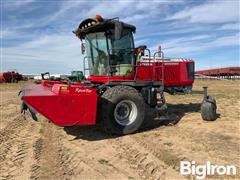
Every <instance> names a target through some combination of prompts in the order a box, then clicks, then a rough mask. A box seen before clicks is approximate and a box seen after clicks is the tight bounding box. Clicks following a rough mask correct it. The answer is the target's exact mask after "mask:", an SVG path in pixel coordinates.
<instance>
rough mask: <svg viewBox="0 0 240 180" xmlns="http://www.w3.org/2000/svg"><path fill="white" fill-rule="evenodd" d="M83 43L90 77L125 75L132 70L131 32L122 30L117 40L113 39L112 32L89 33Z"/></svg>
mask: <svg viewBox="0 0 240 180" xmlns="http://www.w3.org/2000/svg"><path fill="white" fill-rule="evenodd" d="M106 34H107V35H106ZM85 41H86V51H87V58H88V62H89V69H90V75H100V76H106V75H127V74H128V73H130V72H131V71H132V70H133V65H134V44H133V39H132V32H131V31H129V30H124V31H123V34H122V38H121V39H119V40H117V39H115V35H114V32H113V31H110V32H108V33H105V32H97V33H90V34H88V35H87V36H86V38H85Z"/></svg>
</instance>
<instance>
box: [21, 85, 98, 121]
mask: <svg viewBox="0 0 240 180" xmlns="http://www.w3.org/2000/svg"><path fill="white" fill-rule="evenodd" d="M56 85H57V84H56ZM54 86H55V85H54ZM54 86H53V89H54V88H56V89H58V88H57V87H54ZM57 86H58V87H60V86H59V85H57ZM97 98H98V96H97V94H96V90H95V89H94V88H89V87H83V86H73V87H71V88H70V89H69V90H65V89H64V90H61V88H59V91H58V92H57V91H56V90H55V93H53V92H52V90H51V88H49V87H46V86H42V85H36V84H29V85H27V86H26V87H25V94H24V96H23V100H24V102H26V103H27V104H28V105H30V106H31V107H33V108H34V109H35V110H36V111H37V112H39V113H40V114H42V115H43V116H45V117H46V118H47V119H49V120H50V121H52V122H53V123H54V124H57V125H60V126H72V125H80V124H81V125H90V124H95V123H96V110H97Z"/></svg>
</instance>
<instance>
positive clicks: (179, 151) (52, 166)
mask: <svg viewBox="0 0 240 180" xmlns="http://www.w3.org/2000/svg"><path fill="white" fill-rule="evenodd" d="M22 85H23V83H18V84H0V99H1V102H0V109H1V116H0V118H1V122H0V123H1V126H0V167H1V169H0V179H137V180H138V179H171V180H172V179H194V178H193V177H191V176H188V177H186V176H185V177H183V176H181V175H180V171H179V165H180V161H181V160H189V161H192V160H194V161H196V163H197V164H204V163H206V162H207V161H211V163H212V164H224V165H226V164H232V165H235V166H237V168H238V170H237V176H234V177H228V176H225V177H217V176H209V177H208V178H207V179H219V178H221V179H229V178H230V179H240V176H239V167H240V133H239V132H240V117H239V112H240V101H239V100H240V81H227V80H221V81H220V80H198V81H196V83H195V85H194V89H196V90H200V89H201V87H202V86H203V85H207V86H209V94H211V95H213V96H215V97H216V99H217V104H218V109H217V111H218V113H219V118H218V119H217V120H216V121H214V122H204V121H203V120H202V119H201V115H200V113H199V111H200V104H201V101H202V96H201V95H180V96H171V95H167V96H166V98H167V102H168V106H169V117H168V118H167V120H166V121H161V122H160V121H154V120H153V117H154V111H153V110H152V109H150V108H147V110H146V112H147V115H146V122H147V123H145V125H144V126H143V128H142V129H141V130H140V131H139V132H137V133H135V134H132V135H126V136H122V137H116V136H111V135H109V134H107V133H105V132H104V131H102V130H101V129H100V128H99V127H97V126H75V127H58V126H55V125H54V124H52V123H49V122H48V121H47V119H46V118H44V117H43V116H40V115H38V117H39V121H38V122H35V121H33V120H32V119H31V116H30V114H29V113H26V114H25V116H24V115H22V114H20V112H19V111H20V100H19V99H18V97H17V94H18V91H19V89H20V88H21V86H22Z"/></svg>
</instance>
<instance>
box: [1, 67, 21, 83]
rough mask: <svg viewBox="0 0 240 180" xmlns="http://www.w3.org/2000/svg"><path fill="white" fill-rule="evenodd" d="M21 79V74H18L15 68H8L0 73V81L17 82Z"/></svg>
mask: <svg viewBox="0 0 240 180" xmlns="http://www.w3.org/2000/svg"><path fill="white" fill-rule="evenodd" d="M22 79H23V76H22V75H21V74H19V73H18V72H17V71H16V70H9V71H7V72H2V73H0V82H6V83H17V82H18V81H21V80H22Z"/></svg>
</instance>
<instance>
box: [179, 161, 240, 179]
mask: <svg viewBox="0 0 240 180" xmlns="http://www.w3.org/2000/svg"><path fill="white" fill-rule="evenodd" d="M180 173H181V175H183V176H184V175H185V176H186V175H193V176H195V177H196V178H197V179H204V178H205V177H206V176H212V175H220V176H221V175H236V174H237V169H236V166H234V165H213V164H211V162H210V161H207V163H206V164H203V165H197V164H196V162H195V161H192V162H189V161H181V162H180Z"/></svg>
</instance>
